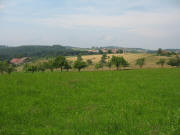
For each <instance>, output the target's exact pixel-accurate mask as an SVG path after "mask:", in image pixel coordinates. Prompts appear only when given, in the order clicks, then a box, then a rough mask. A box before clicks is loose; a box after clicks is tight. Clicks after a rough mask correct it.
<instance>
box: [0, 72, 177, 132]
mask: <svg viewBox="0 0 180 135" xmlns="http://www.w3.org/2000/svg"><path fill="white" fill-rule="evenodd" d="M179 75H180V69H149V70H131V71H106V72H80V73H78V72H69V73H68V72H63V73H58V72H54V73H48V72H46V73H35V74H30V73H27V74H26V73H14V74H12V75H2V76H0V135H21V134H22V135H178V134H180V77H179Z"/></svg>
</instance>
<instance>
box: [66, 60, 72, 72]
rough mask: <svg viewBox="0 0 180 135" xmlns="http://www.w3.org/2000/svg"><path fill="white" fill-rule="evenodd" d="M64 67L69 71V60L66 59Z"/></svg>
mask: <svg viewBox="0 0 180 135" xmlns="http://www.w3.org/2000/svg"><path fill="white" fill-rule="evenodd" d="M64 69H66V70H67V71H69V69H72V67H71V64H70V62H69V61H67V60H66V61H65V64H64Z"/></svg>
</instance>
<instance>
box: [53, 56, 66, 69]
mask: <svg viewBox="0 0 180 135" xmlns="http://www.w3.org/2000/svg"><path fill="white" fill-rule="evenodd" d="M65 62H66V58H65V57H64V56H61V55H60V56H57V57H56V58H55V60H54V67H55V68H60V69H61V72H62V70H63V67H64V64H65Z"/></svg>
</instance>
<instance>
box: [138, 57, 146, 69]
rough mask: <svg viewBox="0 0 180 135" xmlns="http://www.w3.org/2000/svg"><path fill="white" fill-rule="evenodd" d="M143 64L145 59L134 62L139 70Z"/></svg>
mask: <svg viewBox="0 0 180 135" xmlns="http://www.w3.org/2000/svg"><path fill="white" fill-rule="evenodd" d="M144 64H145V58H139V59H137V60H136V65H138V66H139V67H140V68H142V67H143V66H144Z"/></svg>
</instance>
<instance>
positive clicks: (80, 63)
mask: <svg viewBox="0 0 180 135" xmlns="http://www.w3.org/2000/svg"><path fill="white" fill-rule="evenodd" d="M145 63H146V58H139V59H137V60H136V65H137V66H139V68H143V66H144V65H145ZM166 63H167V64H168V65H170V66H176V67H180V57H179V56H178V55H176V57H175V58H171V59H169V60H168V61H166V59H162V58H161V59H159V60H158V62H157V63H156V64H158V65H160V66H161V67H163V66H164V65H165V64H166ZM91 65H93V61H92V60H90V59H88V60H86V61H84V60H83V58H82V56H81V55H78V56H77V59H76V61H74V62H73V61H69V60H67V59H66V57H65V56H61V55H59V56H57V57H55V58H54V59H49V60H48V61H46V62H39V63H37V64H35V63H26V64H24V66H23V71H25V72H32V73H34V72H44V71H46V70H50V71H51V72H53V71H54V70H60V71H61V72H62V71H63V70H66V71H69V70H70V69H72V68H74V69H77V71H79V72H80V71H81V70H82V69H84V68H86V67H88V66H91ZM129 65H130V64H129V63H128V61H127V60H126V59H125V58H124V57H122V56H112V57H111V58H110V57H109V56H107V55H106V54H103V55H102V56H101V59H100V61H99V62H97V63H95V64H94V68H95V69H96V70H98V69H103V68H104V67H108V68H109V69H111V68H112V67H113V66H115V67H116V70H119V69H122V68H125V67H129ZM14 71H16V69H15V66H14V65H12V64H10V63H8V62H7V61H0V73H1V74H3V73H8V74H10V73H11V72H14Z"/></svg>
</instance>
